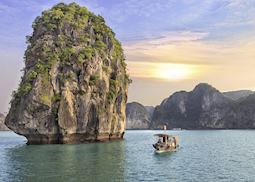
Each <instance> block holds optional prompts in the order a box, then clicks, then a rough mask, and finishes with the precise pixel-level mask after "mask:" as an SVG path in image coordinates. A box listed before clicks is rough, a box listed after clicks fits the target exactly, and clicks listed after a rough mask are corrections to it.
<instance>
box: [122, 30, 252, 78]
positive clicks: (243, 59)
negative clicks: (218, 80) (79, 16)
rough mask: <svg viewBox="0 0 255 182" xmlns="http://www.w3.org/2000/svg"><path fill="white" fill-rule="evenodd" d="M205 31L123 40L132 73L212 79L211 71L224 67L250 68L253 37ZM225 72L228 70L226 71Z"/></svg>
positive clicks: (213, 72)
mask: <svg viewBox="0 0 255 182" xmlns="http://www.w3.org/2000/svg"><path fill="white" fill-rule="evenodd" d="M208 35H209V34H208V33H206V32H191V31H187V32H169V33H165V34H163V35H162V36H159V37H155V38H150V39H144V40H140V41H133V42H131V43H127V44H125V45H124V50H125V54H126V57H127V63H128V68H129V71H130V75H131V77H133V78H154V79H164V78H165V80H169V81H171V80H172V81H173V80H186V79H202V78H210V79H212V78H213V74H215V75H219V74H218V73H219V72H220V71H219V70H225V69H226V68H227V69H228V70H231V71H233V72H238V73H239V74H240V76H241V72H242V70H241V68H242V69H243V70H247V71H248V72H252V70H253V68H254V67H255V61H254V58H255V53H254V52H255V48H254V47H255V39H250V38H249V37H244V38H241V39H234V38H233V39H231V40H230V39H225V40H221V41H209V40H207V39H206V37H207V36H208ZM223 41H224V43H223ZM175 70H177V71H176V72H175ZM220 73H221V74H222V72H220ZM226 74H230V72H227V71H226ZM247 74H248V73H247ZM163 77H164V78H163Z"/></svg>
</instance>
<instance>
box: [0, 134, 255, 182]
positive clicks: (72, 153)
mask: <svg viewBox="0 0 255 182" xmlns="http://www.w3.org/2000/svg"><path fill="white" fill-rule="evenodd" d="M161 132H162V131H161ZM155 133H160V131H149V130H148V131H127V132H126V134H125V140H123V141H116V142H108V143H93V144H82V145H30V146H28V145H26V144H25V143H26V139H25V138H23V137H21V136H18V135H16V134H14V133H13V132H0V181H3V182H5V181H15V182H16V181H48V182H50V181H88V182H91V181H98V182H101V181H103V182H104V181H106V182H107V181H109V182H111V181H131V182H133V181H203V182H204V181H255V172H254V171H255V130H204V131H185V130H184V131H167V132H166V133H169V134H178V135H179V137H180V149H179V150H178V151H177V152H174V153H170V154H160V155H158V154H155V153H154V150H153V147H152V143H154V142H155V141H156V140H155V138H154V137H153V134H155Z"/></svg>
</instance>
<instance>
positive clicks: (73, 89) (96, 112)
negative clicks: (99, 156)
mask: <svg viewBox="0 0 255 182" xmlns="http://www.w3.org/2000/svg"><path fill="white" fill-rule="evenodd" d="M33 30H34V32H33V34H32V36H28V37H27V42H28V47H27V50H26V52H25V68H24V75H23V77H22V81H21V83H20V85H19V89H18V90H17V91H16V92H14V93H13V99H12V101H11V109H10V111H9V113H8V115H7V117H6V120H5V123H6V125H7V126H8V127H9V128H10V129H11V130H13V131H14V132H16V133H18V134H20V135H24V136H25V137H26V138H27V139H28V143H29V144H49V143H61V144H62V143H82V142H87V141H100V140H109V139H120V138H122V137H123V135H124V129H125V109H126V101H127V90H128V83H129V81H130V80H129V77H128V75H127V74H126V64H125V62H124V55H123V51H122V48H121V44H120V43H119V41H118V40H116V39H115V34H114V33H113V31H112V30H111V29H110V28H109V27H108V26H107V25H106V24H105V21H104V19H103V18H102V17H101V16H96V15H94V14H93V13H91V12H89V11H88V10H87V9H86V8H85V7H80V6H79V5H77V4H76V3H71V4H69V5H66V4H63V3H60V4H58V5H56V6H54V7H53V8H52V9H50V10H46V11H44V12H43V13H42V15H41V16H40V17H37V18H36V20H35V21H34V23H33Z"/></svg>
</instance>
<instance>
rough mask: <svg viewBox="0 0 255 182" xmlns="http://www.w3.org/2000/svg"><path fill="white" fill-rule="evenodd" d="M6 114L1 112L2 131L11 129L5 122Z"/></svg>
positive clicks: (0, 125) (0, 129)
mask: <svg viewBox="0 0 255 182" xmlns="http://www.w3.org/2000/svg"><path fill="white" fill-rule="evenodd" d="M4 120H5V116H4V115H3V114H2V113H0V131H8V130H9V129H8V128H7V126H5V124H4Z"/></svg>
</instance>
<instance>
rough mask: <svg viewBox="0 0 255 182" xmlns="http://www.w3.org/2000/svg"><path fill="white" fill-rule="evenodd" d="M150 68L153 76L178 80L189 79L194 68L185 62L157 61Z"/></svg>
mask: <svg viewBox="0 0 255 182" xmlns="http://www.w3.org/2000/svg"><path fill="white" fill-rule="evenodd" d="M152 70H153V77H155V78H159V79H166V80H171V81H174V80H176V81H178V80H185V79H189V78H190V77H191V76H192V75H193V73H194V70H195V68H194V67H193V66H191V65H185V64H173V63H158V64H155V67H154V68H152Z"/></svg>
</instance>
